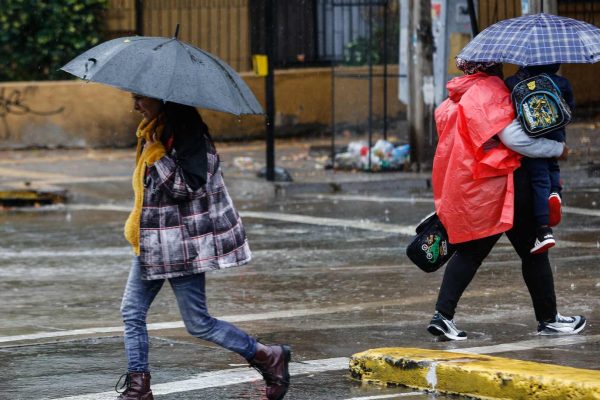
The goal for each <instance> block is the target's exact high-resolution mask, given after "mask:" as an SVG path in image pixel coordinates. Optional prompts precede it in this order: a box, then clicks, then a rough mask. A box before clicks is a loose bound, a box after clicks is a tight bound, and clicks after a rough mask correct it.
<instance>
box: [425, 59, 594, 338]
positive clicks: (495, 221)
mask: <svg viewBox="0 0 600 400" xmlns="http://www.w3.org/2000/svg"><path fill="white" fill-rule="evenodd" d="M457 67H458V68H459V69H460V70H461V71H463V72H464V75H463V76H461V77H457V78H454V79H452V80H451V81H450V82H448V85H447V89H448V94H449V96H448V98H447V99H446V100H445V101H444V102H443V103H442V104H441V105H440V106H439V107H438V108H437V109H436V111H435V121H436V125H437V130H438V138H439V141H438V145H437V148H436V152H435V157H434V161H433V173H432V180H433V195H434V201H435V210H436V212H437V214H438V216H439V218H440V220H441V221H442V223H443V225H444V227H445V228H446V230H447V231H448V237H449V241H450V243H452V244H454V245H455V248H456V252H455V254H454V255H453V256H452V258H451V259H450V260H449V261H448V264H447V266H446V270H445V272H444V277H443V280H442V285H441V287H440V292H439V295H438V300H437V303H436V311H435V313H434V315H433V318H432V319H431V322H430V324H429V326H428V328H427V329H428V331H429V332H430V333H431V334H433V335H435V336H439V337H441V338H443V339H449V340H464V339H466V338H467V334H466V333H465V332H464V331H461V330H459V329H458V328H457V327H456V325H455V324H454V321H453V318H454V313H455V310H456V306H457V304H458V301H459V300H460V297H461V296H462V294H463V292H464V290H465V289H466V288H467V286H468V285H469V283H470V282H471V280H472V279H473V277H474V276H475V273H476V272H477V269H478V268H479V266H480V265H481V263H482V262H483V260H484V259H485V257H486V256H487V255H488V254H489V252H490V251H491V250H492V248H493V247H494V245H495V244H496V242H497V241H498V239H499V238H500V236H501V235H502V234H503V233H506V235H507V236H508V239H509V240H510V242H511V244H512V246H513V247H514V249H515V250H516V252H517V254H518V255H519V257H520V258H521V261H522V273H523V278H524V280H525V283H526V285H527V288H528V289H529V293H530V295H531V299H532V302H533V308H534V311H535V316H536V319H537V321H538V328H537V330H538V334H540V335H555V334H574V333H578V332H580V331H581V330H582V329H583V328H584V327H585V324H586V319H585V318H584V317H583V316H574V317H565V316H562V315H560V314H559V313H558V312H557V308H556V296H555V293H554V280H553V276H552V269H551V268H550V262H549V259H548V252H543V253H541V254H531V253H530V251H529V250H530V249H531V246H532V244H533V242H534V240H535V237H536V223H535V218H534V213H533V201H532V194H531V188H530V184H529V177H528V176H527V171H526V170H525V169H524V168H519V166H520V161H519V160H520V158H521V157H522V156H523V155H525V156H528V157H559V156H562V157H565V156H566V153H567V148H566V146H565V145H564V143H558V142H553V141H548V140H547V139H531V138H529V137H528V136H527V135H526V134H525V132H523V131H522V129H521V128H520V126H519V125H518V122H516V121H515V120H514V108H513V106H512V104H511V102H510V92H509V91H508V88H507V87H506V86H505V84H504V82H503V80H502V65H501V64H497V63H475V62H468V61H465V60H461V59H457ZM549 142H552V143H549ZM519 153H521V154H519Z"/></svg>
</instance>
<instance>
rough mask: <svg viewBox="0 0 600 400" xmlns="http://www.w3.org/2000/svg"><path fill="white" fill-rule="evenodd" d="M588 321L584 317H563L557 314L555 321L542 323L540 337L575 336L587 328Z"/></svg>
mask: <svg viewBox="0 0 600 400" xmlns="http://www.w3.org/2000/svg"><path fill="white" fill-rule="evenodd" d="M586 322H587V321H586V319H585V317H584V316H583V315H576V316H574V317H563V316H562V315H560V314H558V313H557V314H556V317H554V320H553V321H547V322H540V323H539V325H538V328H537V331H538V335H544V336H546V335H575V334H577V333H579V332H581V331H582V330H583V328H585V323H586Z"/></svg>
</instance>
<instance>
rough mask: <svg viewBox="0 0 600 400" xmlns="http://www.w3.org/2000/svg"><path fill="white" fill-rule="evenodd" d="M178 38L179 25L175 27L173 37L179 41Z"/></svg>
mask: <svg viewBox="0 0 600 400" xmlns="http://www.w3.org/2000/svg"><path fill="white" fill-rule="evenodd" d="M177 36H179V24H177V26H176V27H175V35H174V36H173V39H177Z"/></svg>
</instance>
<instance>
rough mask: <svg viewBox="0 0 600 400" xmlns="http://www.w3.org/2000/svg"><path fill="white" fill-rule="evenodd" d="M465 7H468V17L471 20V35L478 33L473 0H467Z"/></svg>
mask: <svg viewBox="0 0 600 400" xmlns="http://www.w3.org/2000/svg"><path fill="white" fill-rule="evenodd" d="M467 7H468V9H469V19H470V20H471V32H472V33H473V37H475V36H477V35H479V26H478V24H477V14H476V13H475V4H473V0H467Z"/></svg>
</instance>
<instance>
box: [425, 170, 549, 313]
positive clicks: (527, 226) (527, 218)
mask: <svg viewBox="0 0 600 400" xmlns="http://www.w3.org/2000/svg"><path fill="white" fill-rule="evenodd" d="M514 182H515V217H514V224H513V227H512V229H510V230H509V231H507V232H506V236H507V237H508V239H509V240H510V242H511V244H512V246H513V247H514V249H515V250H516V252H517V254H518V255H519V257H520V258H521V269H522V273H523V279H524V280H525V284H526V285H527V289H529V294H530V295H531V300H532V302H533V309H534V311H535V318H536V319H537V320H538V321H545V320H549V319H552V318H553V317H554V316H555V315H556V295H555V294H554V278H553V277H552V269H551V267H550V261H549V259H548V252H544V253H542V254H538V255H532V254H530V253H529V251H530V249H531V247H532V246H533V242H534V241H535V232H536V222H535V217H534V215H533V199H532V193H531V186H530V184H529V176H528V173H527V171H526V170H525V168H519V169H517V170H516V171H515V174H514ZM500 236H502V234H497V235H494V236H489V237H486V238H483V239H478V240H473V241H470V242H464V243H460V244H457V246H456V247H457V250H456V253H455V254H454V255H453V256H452V258H451V259H450V260H449V261H448V265H447V266H446V271H445V272H444V279H443V280H442V286H441V288H440V293H439V295H438V300H437V303H436V310H437V311H439V312H440V313H442V315H443V316H445V317H446V318H449V319H452V318H454V312H455V310H456V305H457V304H458V301H459V300H460V297H461V296H462V294H463V292H464V291H465V289H466V288H467V286H468V285H469V283H471V280H472V279H473V277H474V276H475V273H476V272H477V269H478V268H479V266H480V265H481V263H482V262H483V260H484V259H485V258H486V257H487V255H488V254H489V253H490V251H491V250H492V248H493V247H494V245H495V244H496V242H497V241H498V239H500Z"/></svg>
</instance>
